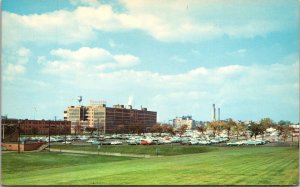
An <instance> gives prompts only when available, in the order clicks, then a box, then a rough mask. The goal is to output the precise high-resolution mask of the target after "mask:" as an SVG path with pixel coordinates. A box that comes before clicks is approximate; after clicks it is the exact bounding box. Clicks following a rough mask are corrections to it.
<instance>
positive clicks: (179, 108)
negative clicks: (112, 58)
mask: <svg viewBox="0 0 300 187" xmlns="http://www.w3.org/2000/svg"><path fill="white" fill-rule="evenodd" d="M298 66H299V65H298V63H295V64H292V65H291V64H287V65H283V64H273V65H253V66H238V65H231V66H224V67H220V68H204V67H199V68H197V69H193V70H191V71H188V72H185V73H182V74H176V75H164V74H159V73H155V72H150V71H134V70H119V71H114V72H111V73H104V72H97V73H95V74H94V75H92V77H94V78H93V79H91V78H90V77H86V78H84V77H80V80H77V79H76V80H74V85H80V87H81V89H87V90H91V89H92V90H94V91H95V92H97V90H99V91H100V90H101V92H102V93H107V95H106V97H109V93H110V94H113V96H114V98H122V97H124V99H123V100H124V102H126V101H127V98H125V96H126V95H127V96H128V95H132V97H134V98H136V99H135V103H136V104H137V105H139V104H142V105H143V106H148V107H149V108H150V109H152V110H157V111H158V112H159V114H160V118H161V119H167V118H171V117H174V116H171V114H172V115H174V113H175V114H176V115H185V114H192V115H194V116H195V117H196V118H198V119H199V118H201V119H207V120H210V116H211V114H210V112H209V111H211V110H210V106H211V104H212V103H216V104H217V105H218V106H219V107H221V108H222V110H223V111H222V115H223V118H225V116H227V117H235V118H237V117H238V116H241V117H240V118H244V117H246V116H249V114H248V113H247V111H249V110H250V109H251V110H253V114H251V115H252V116H253V118H257V119H260V118H262V117H265V116H264V115H267V116H273V115H274V116H275V112H276V113H280V114H277V117H278V116H279V117H281V118H282V119H284V118H285V116H288V115H289V114H288V113H289V111H290V110H288V111H287V110H286V108H287V106H289V107H292V108H295V109H296V110H297V106H295V103H297V102H298V95H299V92H298V89H299V85H298V68H297V67H298ZM97 84H98V85H101V88H99V89H98V88H95V86H94V85H97ZM132 93H134V94H132ZM124 95H125V96H124ZM103 97H105V96H103ZM141 98H143V99H141ZM287 98H288V99H287ZM112 102H113V101H112ZM140 102H143V103H140ZM257 103H260V106H258V105H257ZM275 103H276V104H275ZM262 106H264V107H262ZM280 106H281V107H280ZM170 107H171V108H172V111H170V110H167V109H168V108H170ZM225 108H226V111H225ZM247 108H249V110H248V109H247ZM274 108H275V109H276V110H275V109H274ZM183 109H184V110H183ZM271 109H272V110H271ZM274 110H275V111H274ZM183 111H184V113H182V112H183ZM236 111H241V112H240V113H239V114H237V113H236ZM272 111H274V112H272ZM251 115H250V116H251ZM295 115H296V114H295ZM253 118H252V119H251V120H253ZM275 120H278V119H275Z"/></svg>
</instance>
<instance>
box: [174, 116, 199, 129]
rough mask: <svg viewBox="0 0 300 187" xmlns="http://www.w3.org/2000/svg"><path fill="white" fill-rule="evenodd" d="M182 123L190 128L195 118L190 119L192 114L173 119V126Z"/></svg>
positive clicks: (178, 125)
mask: <svg viewBox="0 0 300 187" xmlns="http://www.w3.org/2000/svg"><path fill="white" fill-rule="evenodd" d="M183 125H187V126H188V129H192V128H193V127H194V126H195V120H193V119H192V116H182V117H176V118H175V119H173V127H174V128H179V127H181V126H183Z"/></svg>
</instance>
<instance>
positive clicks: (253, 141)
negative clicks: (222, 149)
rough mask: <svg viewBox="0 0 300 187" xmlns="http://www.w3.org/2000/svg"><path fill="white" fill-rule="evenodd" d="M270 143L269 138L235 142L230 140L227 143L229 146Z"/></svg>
mask: <svg viewBox="0 0 300 187" xmlns="http://www.w3.org/2000/svg"><path fill="white" fill-rule="evenodd" d="M267 143H270V141H269V140H242V141H235V142H228V143H227V144H226V145H228V146H240V145H264V144H267Z"/></svg>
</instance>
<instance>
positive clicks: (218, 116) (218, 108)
mask: <svg viewBox="0 0 300 187" xmlns="http://www.w3.org/2000/svg"><path fill="white" fill-rule="evenodd" d="M218 121H220V108H218Z"/></svg>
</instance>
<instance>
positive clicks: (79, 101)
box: [77, 96, 82, 105]
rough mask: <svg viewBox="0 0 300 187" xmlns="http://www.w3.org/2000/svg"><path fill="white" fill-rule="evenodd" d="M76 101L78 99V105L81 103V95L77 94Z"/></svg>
mask: <svg viewBox="0 0 300 187" xmlns="http://www.w3.org/2000/svg"><path fill="white" fill-rule="evenodd" d="M77 101H78V103H79V105H81V101H82V96H78V97H77Z"/></svg>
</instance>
